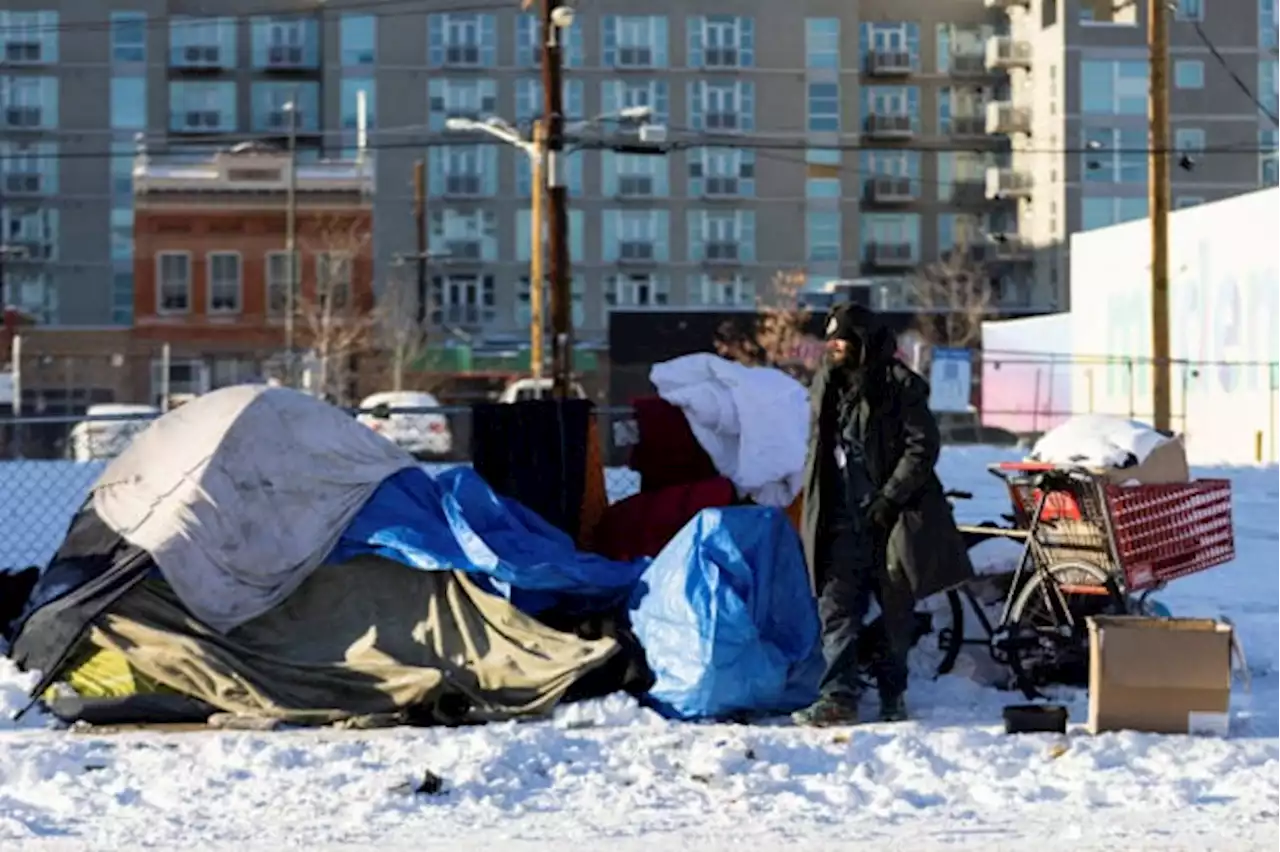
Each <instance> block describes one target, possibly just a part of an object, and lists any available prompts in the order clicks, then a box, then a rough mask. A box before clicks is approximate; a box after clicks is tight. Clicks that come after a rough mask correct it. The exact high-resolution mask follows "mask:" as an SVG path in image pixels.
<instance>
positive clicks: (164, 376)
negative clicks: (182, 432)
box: [160, 343, 173, 411]
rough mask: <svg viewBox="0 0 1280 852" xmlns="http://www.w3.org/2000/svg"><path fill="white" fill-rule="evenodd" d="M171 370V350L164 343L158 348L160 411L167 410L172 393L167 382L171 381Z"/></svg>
mask: <svg viewBox="0 0 1280 852" xmlns="http://www.w3.org/2000/svg"><path fill="white" fill-rule="evenodd" d="M172 368H173V350H172V349H170V347H169V344H167V343H166V344H164V345H163V346H161V347H160V410H161V411H168V410H169V397H170V395H171V393H172V389H171V388H170V387H169V382H170V381H171V380H172V379H171V376H172Z"/></svg>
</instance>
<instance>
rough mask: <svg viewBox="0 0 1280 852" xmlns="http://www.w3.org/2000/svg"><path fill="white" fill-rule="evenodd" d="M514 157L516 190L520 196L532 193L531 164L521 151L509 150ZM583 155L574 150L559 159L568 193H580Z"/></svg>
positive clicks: (527, 196)
mask: <svg viewBox="0 0 1280 852" xmlns="http://www.w3.org/2000/svg"><path fill="white" fill-rule="evenodd" d="M511 156H513V157H515V158H516V192H517V193H518V194H519V195H520V197H521V198H529V197H530V196H532V195H533V164H532V163H530V162H529V157H528V155H526V154H525V153H524V152H523V151H511ZM583 160H584V155H583V154H582V153H581V152H578V151H575V152H571V153H568V154H565V155H564V156H563V157H562V158H561V161H560V164H561V166H563V173H564V174H563V176H564V185H565V187H566V188H567V189H568V190H569V194H570V195H581V194H582V163H583Z"/></svg>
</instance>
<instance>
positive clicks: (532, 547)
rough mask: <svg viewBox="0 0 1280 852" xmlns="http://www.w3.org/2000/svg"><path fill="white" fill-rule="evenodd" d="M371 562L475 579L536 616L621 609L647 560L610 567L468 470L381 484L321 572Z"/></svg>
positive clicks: (404, 476)
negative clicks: (334, 565) (372, 556)
mask: <svg viewBox="0 0 1280 852" xmlns="http://www.w3.org/2000/svg"><path fill="white" fill-rule="evenodd" d="M361 553H376V554H378V555H379V556H383V557H386V558H388V559H394V560H395V561H397V562H400V563H402V564H404V565H408V566H409V567H411V568H421V569H424V570H428V571H465V572H468V573H473V574H478V575H481V577H482V579H483V582H484V584H486V585H487V587H488V588H489V589H490V590H492V591H493V592H494V593H496V594H499V595H501V596H503V597H505V598H507V599H508V600H510V601H511V603H512V604H513V605H515V607H516V608H517V609H519V610H521V611H523V612H526V613H529V614H530V615H537V614H539V613H541V612H545V611H546V610H548V609H550V608H552V607H563V608H566V609H571V610H577V611H597V610H605V609H609V608H611V607H614V606H618V605H621V604H622V603H623V602H624V601H625V600H626V599H627V595H628V594H629V593H630V591H631V589H632V588H633V587H634V586H635V583H636V580H637V578H638V577H639V576H640V572H641V571H643V570H644V568H645V565H646V564H647V562H648V560H641V561H637V562H634V563H627V562H613V561H611V560H609V559H605V558H604V557H602V556H596V555H593V554H590V553H580V552H578V550H577V548H576V546H575V544H574V541H573V539H571V538H570V537H569V536H568V535H566V534H565V533H564V532H563V531H561V530H559V529H557V528H556V527H553V526H552V525H551V524H549V523H547V522H546V521H544V520H543V519H542V518H541V517H539V516H538V515H537V514H536V513H534V512H532V511H530V510H529V509H526V508H525V507H524V506H522V505H520V504H519V503H517V502H515V501H514V500H510V499H508V498H505V497H502V496H499V495H498V494H495V493H494V491H493V489H492V488H490V487H489V485H488V484H487V483H486V482H485V481H484V480H483V479H481V478H480V476H479V475H478V474H476V473H475V472H474V471H473V470H471V468H468V467H455V468H451V469H450V470H447V471H445V472H444V473H441V474H439V475H438V476H436V477H434V478H433V477H431V476H429V475H428V474H427V473H426V472H425V471H423V470H420V469H418V468H408V469H406V470H402V471H401V472H399V473H397V474H395V475H394V476H391V477H389V478H388V479H387V480H386V481H385V482H383V483H382V485H380V486H379V487H378V489H377V490H376V491H374V492H373V496H372V497H370V498H369V500H368V502H367V503H365V505H364V508H362V509H361V510H360V513H359V514H357V515H356V517H355V519H354V520H352V522H351V524H350V525H349V526H348V527H347V529H346V532H344V533H343V534H342V537H341V539H339V541H338V544H337V545H336V546H335V547H334V549H333V551H332V552H331V553H330V554H329V557H328V560H327V561H329V562H345V561H346V560H348V559H351V558H352V557H354V556H357V555H359V554H361Z"/></svg>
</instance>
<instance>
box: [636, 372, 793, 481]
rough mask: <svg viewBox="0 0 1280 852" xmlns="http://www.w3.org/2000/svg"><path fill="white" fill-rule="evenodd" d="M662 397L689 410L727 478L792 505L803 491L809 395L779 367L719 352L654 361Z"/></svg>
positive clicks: (690, 418) (697, 431) (653, 378)
mask: <svg viewBox="0 0 1280 852" xmlns="http://www.w3.org/2000/svg"><path fill="white" fill-rule="evenodd" d="M649 380H650V381H651V382H653V385H654V387H655V388H657V389H658V395H659V396H661V397H662V398H663V399H665V400H666V401H667V402H669V403H671V404H672V405H675V406H678V407H679V408H680V409H682V410H683V411H684V415H685V417H686V418H687V419H688V421H689V428H690V429H691V430H692V431H693V435H694V437H695V438H696V439H697V440H698V443H699V444H701V445H702V448H703V449H704V450H706V451H707V455H708V456H710V457H711V461H712V463H713V464H714V465H715V466H716V470H718V471H719V472H720V475H721V476H723V477H725V478H726V479H728V480H729V481H730V482H732V483H733V484H734V487H735V488H737V489H738V492H739V493H741V494H742V495H744V496H746V497H749V498H751V499H752V500H754V501H755V502H757V503H759V504H761V505H765V506H789V505H790V504H791V502H792V501H793V500H795V498H796V495H798V494H799V493H800V488H801V485H802V482H801V480H802V479H803V477H804V461H805V453H806V451H807V449H808V442H809V392H808V391H807V390H805V387H804V385H802V384H800V383H799V382H797V381H796V380H795V379H793V378H791V377H790V376H788V375H787V374H786V373H784V372H782V371H781V370H775V369H773V368H772V367H747V366H744V365H742V364H738V363H736V362H734V361H729V360H727V359H724V358H721V357H719V356H717V355H709V354H705V353H698V354H694V355H684V356H682V357H680V358H675V359H672V360H670V361H664V362H663V363H661V364H654V365H653V368H652V369H651V370H650V371H649Z"/></svg>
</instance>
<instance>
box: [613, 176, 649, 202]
mask: <svg viewBox="0 0 1280 852" xmlns="http://www.w3.org/2000/svg"><path fill="white" fill-rule="evenodd" d="M617 196H618V198H622V199H626V198H652V197H653V176H652V175H618V192H617Z"/></svg>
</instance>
